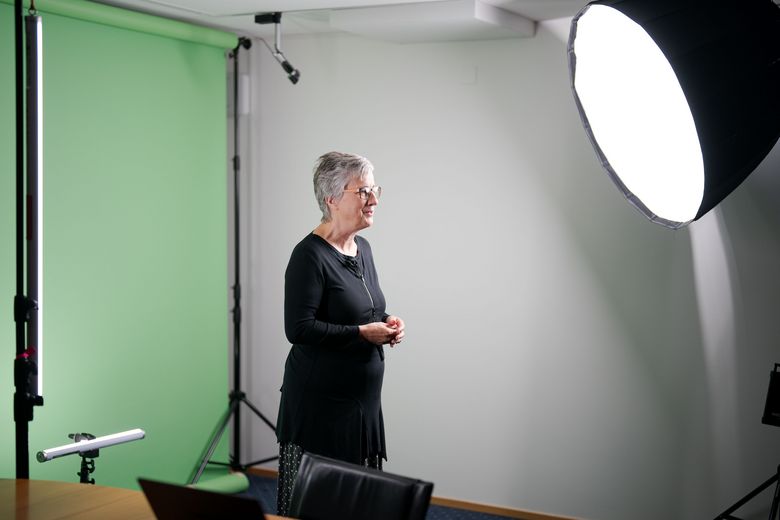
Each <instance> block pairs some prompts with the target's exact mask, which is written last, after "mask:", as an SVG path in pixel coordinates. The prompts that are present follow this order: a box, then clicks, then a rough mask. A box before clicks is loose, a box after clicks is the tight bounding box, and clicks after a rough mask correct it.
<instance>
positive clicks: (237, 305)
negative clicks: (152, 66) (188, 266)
mask: <svg viewBox="0 0 780 520" xmlns="http://www.w3.org/2000/svg"><path fill="white" fill-rule="evenodd" d="M251 46H252V41H251V40H249V39H248V38H239V40H238V45H236V47H235V49H233V51H232V52H231V54H230V56H231V57H232V58H233V151H234V154H233V232H234V240H233V245H234V261H235V268H234V271H235V283H234V285H233V391H232V392H230V394H229V397H228V409H227V411H225V413H224V414H223V415H222V417H221V418H220V420H219V423H218V426H217V429H216V430H215V432H214V434H213V436H212V438H211V441H210V442H209V445H208V447H207V448H206V451H205V454H204V456H203V457H202V458H201V461H200V464H199V465H198V467H197V469H196V470H195V472H194V473H193V475H192V478H191V479H190V484H195V483H197V482H198V480H199V479H200V477H201V475H202V474H203V471H204V470H205V469H206V465H207V464H217V465H220V466H228V467H230V468H231V469H233V470H237V471H243V470H245V469H246V468H248V467H250V466H255V465H257V464H264V463H266V462H270V461H272V460H276V459H278V458H279V457H278V456H273V457H268V458H265V459H261V460H258V461H255V462H249V463H246V464H242V463H241V462H239V457H240V456H241V410H240V405H241V403H244V404H245V405H247V406H248V407H249V409H250V410H252V412H254V414H255V415H257V416H258V417H259V418H260V419H262V421H263V422H264V423H265V424H267V425H268V427H269V428H271V430H273V431H274V432H276V426H274V424H273V423H272V422H271V421H269V420H268V419H267V418H266V417H265V416H264V415H263V414H262V413H261V412H260V410H258V409H257V408H256V407H255V406H254V405H253V404H252V403H251V402H249V400H248V399H247V398H246V393H244V392H243V391H242V390H241V282H240V277H239V274H240V271H239V267H240V260H241V256H240V235H239V221H240V212H239V193H240V192H239V171H240V169H241V164H240V162H241V161H240V158H239V155H238V117H239V109H238V106H239V98H238V83H239V81H238V51H239V49H240V48H241V47H244V48H245V49H249V48H250V47H251ZM231 417H232V418H233V446H232V452H231V454H230V462H229V463H224V462H213V461H211V457H212V455H214V450H215V449H216V447H217V444H219V440H220V439H221V438H222V434H223V433H224V432H225V428H227V425H228V422H229V421H230V418H231Z"/></svg>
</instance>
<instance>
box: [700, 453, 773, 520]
mask: <svg viewBox="0 0 780 520" xmlns="http://www.w3.org/2000/svg"><path fill="white" fill-rule="evenodd" d="M774 483H777V484H776V485H775V496H774V498H773V499H772V506H771V507H770V508H769V520H777V513H778V507H779V506H780V466H777V472H776V473H775V474H774V475H773V476H772V477H771V478H769V479H768V480H767V481H766V482H764V483H763V484H761V485H760V486H758V487H757V488H756V489H754V490H753V491H751V492H750V493H748V494H747V495H745V496H744V498H742V499H741V500H740V501H739V502H737V503H736V504H734V505H733V506H731V507H730V508H728V509H726V510H725V511H723V512H722V513H721V514H719V515H718V516H716V517H715V520H740V518H739V517H736V516H734V515H732V514H731V513H733V512H734V511H736V510H737V509H739V508H740V507H742V506H744V505H745V504H747V503H748V502H750V501H751V500H752V499H753V498H754V497H756V496H757V495H758V494H759V493H761V492H762V491H764V490H765V489H766V488H768V487H769V486H771V485H772V484H774Z"/></svg>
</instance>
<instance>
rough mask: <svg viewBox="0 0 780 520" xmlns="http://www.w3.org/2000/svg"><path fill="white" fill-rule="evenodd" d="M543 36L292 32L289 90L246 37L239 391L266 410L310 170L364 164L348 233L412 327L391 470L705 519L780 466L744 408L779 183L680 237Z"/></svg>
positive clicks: (766, 350) (398, 371)
mask: <svg viewBox="0 0 780 520" xmlns="http://www.w3.org/2000/svg"><path fill="white" fill-rule="evenodd" d="M564 25H565V24H564ZM559 28H560V24H558V25H555V24H551V25H548V26H545V25H543V26H541V27H540V29H539V32H538V34H537V36H536V37H535V38H533V39H528V40H502V41H486V42H469V43H446V44H415V45H399V44H392V43H381V42H376V41H368V40H364V39H360V38H357V37H351V36H347V35H322V36H306V37H286V38H285V41H284V50H285V54H286V55H287V57H288V58H289V59H290V60H291V61H292V62H293V63H294V64H295V65H296V66H297V67H299V68H300V70H301V73H302V78H301V81H300V83H299V84H298V85H296V86H293V85H291V84H290V83H289V82H288V81H287V79H286V77H285V75H284V73H283V71H282V70H281V68H280V67H279V66H278V64H277V63H276V62H275V61H274V60H273V58H272V57H271V55H270V53H269V52H268V50H267V49H266V48H265V47H264V46H263V45H262V43H261V42H255V46H254V47H253V48H252V50H251V51H250V52H249V53H248V55H249V56H250V58H249V60H248V63H247V66H248V68H247V69H246V70H249V71H250V72H251V79H252V96H251V117H247V118H245V119H244V120H243V121H242V125H243V126H242V128H243V129H244V135H245V137H246V142H245V144H243V150H244V151H243V153H242V155H243V157H244V161H245V163H244V164H245V165H248V166H249V167H248V168H246V169H245V171H244V172H243V174H244V176H245V178H244V189H245V191H246V194H245V196H246V203H245V204H244V210H245V212H246V217H245V218H246V220H245V224H244V240H245V242H244V244H245V246H244V248H245V252H246V257H245V258H244V261H245V267H244V268H243V270H244V272H245V273H246V274H245V277H246V281H245V282H244V283H245V285H244V287H245V298H244V301H245V303H244V312H245V314H244V317H245V320H244V322H245V332H244V334H245V336H244V337H245V338H246V339H245V359H246V361H245V363H244V369H245V371H246V374H245V376H244V378H245V379H244V380H245V381H246V384H245V385H244V386H245V389H246V391H247V393H248V394H249V397H250V400H251V401H252V402H253V403H254V404H255V405H256V406H258V407H259V408H260V409H261V410H262V411H263V412H264V413H266V414H267V415H268V416H269V417H270V418H271V419H273V420H275V417H276V410H277V407H278V403H279V392H278V390H279V386H280V384H281V378H282V372H283V366H284V360H285V357H286V355H287V352H288V350H289V344H288V342H287V340H286V339H285V337H284V331H283V322H282V320H283V317H282V302H283V281H284V280H283V277H284V269H285V267H286V263H287V260H288V258H289V254H290V252H291V250H292V248H293V246H294V245H295V244H296V243H297V242H298V241H299V240H300V239H301V238H302V237H303V236H304V235H305V234H306V233H308V232H310V231H311V230H312V229H313V228H314V227H315V226H316V225H317V223H318V221H319V212H318V209H317V205H316V202H315V200H314V197H313V194H312V188H311V168H312V165H313V162H314V160H315V159H316V158H317V157H318V156H319V155H320V154H322V153H324V152H325V151H329V150H343V151H351V152H355V153H359V154H361V155H365V156H367V157H369V158H370V159H371V161H372V162H373V163H374V165H375V168H376V172H375V175H376V178H377V181H378V182H379V183H380V184H381V185H382V186H383V187H384V188H385V192H384V193H385V195H384V196H383V199H382V200H381V202H380V204H379V208H378V211H377V215H376V218H375V222H376V223H375V225H374V228H372V229H370V230H367V231H366V232H365V233H364V236H366V237H367V238H368V239H369V240H370V241H371V243H372V245H373V249H374V254H375V257H376V262H377V266H378V269H379V274H380V279H381V283H382V287H383V290H384V292H385V294H386V296H387V300H388V311H389V312H392V313H396V314H398V315H400V316H402V317H403V318H404V319H405V320H406V323H407V339H406V341H404V343H403V344H401V345H400V346H399V347H398V348H396V349H395V350H393V351H390V352H389V355H388V357H387V366H386V375H385V391H384V410H385V419H386V424H387V439H388V450H389V463H388V464H387V465H386V469H387V470H388V471H391V472H396V473H402V474H407V475H413V476H416V477H419V478H424V479H429V480H432V481H433V482H435V485H436V488H435V494H436V495H438V496H446V497H455V498H459V499H465V500H473V501H478V502H485V503H492V504H497V505H504V506H509V507H516V508H522V509H530V510H537V511H543V512H548V513H557V514H563V515H571V516H577V517H583V518H591V519H605V520H609V519H614V520H626V519H631V520H634V519H654V520H655V519H658V518H684V519H700V518H708V517H714V516H715V515H716V514H717V513H719V512H720V511H721V510H723V509H725V508H726V507H727V506H729V505H730V504H731V503H733V502H735V501H736V500H737V499H738V498H740V497H741V496H742V495H744V494H745V493H746V492H747V491H749V490H750V489H752V488H753V487H755V486H756V485H758V483H760V482H761V481H763V480H764V479H765V478H767V477H768V476H769V475H770V474H771V473H772V472H773V471H774V469H775V467H776V464H777V463H778V462H780V442H778V440H780V438H779V436H780V431H778V430H776V429H774V428H772V427H768V426H764V425H762V424H761V423H760V417H761V413H762V410H763V405H764V397H765V392H766V386H767V383H768V372H769V371H770V370H771V369H772V366H773V365H772V364H773V363H774V362H775V361H780V359H778V356H777V352H778V350H777V345H776V338H778V337H779V336H780V335H779V334H778V332H780V331H779V330H778V328H780V327H778V320H777V319H776V304H777V297H776V295H777V294H779V293H780V291H778V289H780V280H779V279H778V275H777V274H776V273H777V269H776V267H777V266H778V265H780V242H778V239H777V237H778V233H777V231H778V227H779V226H778V222H779V221H778V215H777V213H773V212H772V211H771V208H772V207H774V206H773V202H772V197H771V196H772V189H774V193H779V192H780V189H776V188H774V187H769V188H767V186H766V184H762V183H761V181H760V178H761V175H756V176H754V177H757V178H759V180H758V181H753V178H751V179H750V180H749V181H748V182H747V183H746V185H745V186H743V187H742V188H740V189H739V190H738V191H737V192H736V193H735V194H733V195H732V197H731V198H730V199H729V200H727V201H726V202H725V203H724V204H723V205H721V207H720V208H719V209H718V210H716V211H714V212H711V213H710V214H709V215H707V216H706V217H705V218H703V219H702V220H700V221H699V222H697V223H695V224H694V225H693V226H692V227H691V228H689V229H686V230H682V231H677V232H672V231H669V230H666V229H663V228H661V227H659V226H657V225H654V224H651V223H650V222H648V221H646V220H645V219H644V218H643V217H642V216H640V215H639V213H637V212H636V211H635V210H633V209H632V208H631V207H630V206H629V205H628V204H627V203H626V202H625V201H623V200H622V199H621V197H620V196H619V194H618V191H617V190H616V189H615V188H614V187H613V186H612V184H611V183H610V181H609V180H608V178H607V176H606V174H604V173H603V172H602V171H601V169H600V167H599V165H598V164H597V161H596V159H595V155H594V153H593V151H592V149H591V148H590V145H589V143H588V142H587V139H586V136H585V133H584V131H583V130H582V128H581V125H580V121H579V118H578V116H577V113H576V109H575V107H574V103H573V100H572V97H571V94H570V91H569V84H568V71H567V64H566V53H565V43H564V42H563V40H562V39H561V37H560V35H558V36H556V30H557V29H559ZM777 155H778V154H775V162H774V164H775V165H776V164H780V160H777V159H778V158H777V157H776V156H777ZM764 169H767V168H766V167H764ZM772 169H776V168H772ZM751 182H753V184H751ZM774 200H777V199H774ZM246 428H247V429H246V430H245V432H246V435H245V439H247V440H246V441H245V446H244V448H245V455H244V458H245V460H255V459H260V458H263V457H265V456H269V455H273V454H274V453H275V450H276V445H275V441H274V437H273V435H272V434H271V432H270V430H269V429H268V428H267V427H266V426H265V425H263V424H262V423H261V422H259V421H252V422H251V424H249V425H247V426H246ZM765 498H766V499H765V500H764V497H762V499H761V500H759V501H757V502H756V503H755V505H754V507H753V509H759V510H767V509H768V505H769V501H770V497H769V496H766V497H765Z"/></svg>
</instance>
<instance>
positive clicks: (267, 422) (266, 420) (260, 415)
mask: <svg viewBox="0 0 780 520" xmlns="http://www.w3.org/2000/svg"><path fill="white" fill-rule="evenodd" d="M241 400H242V401H243V402H244V404H246V405H247V406H248V407H249V409H250V410H252V411H253V412H255V415H257V416H258V417H259V418H260V419H262V420H263V422H264V423H265V424H267V425H268V427H269V428H271V429H272V430H273V431H274V433H276V426H274V424H273V423H272V422H271V421H269V420H268V419H267V418H266V417H265V415H263V414H262V413H261V412H260V410H258V409H257V408H255V406H254V405H253V404H252V403H250V402H249V401H248V400H247V398H246V397H245V396H242V397H241Z"/></svg>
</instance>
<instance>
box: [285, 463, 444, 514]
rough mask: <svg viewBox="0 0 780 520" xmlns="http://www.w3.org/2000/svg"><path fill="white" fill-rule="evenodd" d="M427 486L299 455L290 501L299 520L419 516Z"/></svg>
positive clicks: (430, 488)
mask: <svg viewBox="0 0 780 520" xmlns="http://www.w3.org/2000/svg"><path fill="white" fill-rule="evenodd" d="M432 492H433V484H432V483H431V482H424V481H422V480H417V479H412V478H408V477H402V476H400V475H394V474H392V473H386V472H384V471H378V470H375V469H371V468H365V467H363V466H358V465H355V464H349V463H346V462H341V461H338V460H334V459H329V458H327V457H321V456H319V455H312V454H310V453H304V455H303V459H302V460H301V466H300V469H299V470H298V476H297V477H296V479H295V484H294V486H293V492H292V497H291V499H290V513H289V515H290V516H292V517H294V518H300V519H302V520H332V519H334V518H338V519H343V520H359V519H361V520H362V519H370V520H423V519H424V518H425V514H426V512H427V511H428V504H429V503H430V501H431V493H432Z"/></svg>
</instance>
